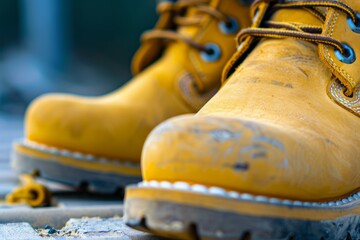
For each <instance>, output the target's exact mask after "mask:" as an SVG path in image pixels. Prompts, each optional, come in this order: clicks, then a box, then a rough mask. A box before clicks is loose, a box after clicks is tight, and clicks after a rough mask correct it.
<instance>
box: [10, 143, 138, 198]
mask: <svg viewBox="0 0 360 240" xmlns="http://www.w3.org/2000/svg"><path fill="white" fill-rule="evenodd" d="M11 165H12V167H13V168H14V169H15V170H16V171H17V172H19V173H34V172H36V173H38V174H39V176H40V177H41V178H44V179H48V180H51V181H55V182H59V183H62V184H66V185H68V186H72V187H75V188H81V189H84V188H86V190H88V191H91V192H98V193H114V192H116V191H117V190H119V189H122V188H124V187H125V186H126V185H128V184H132V183H137V182H140V181H141V170H140V164H136V163H131V162H129V163H125V162H121V161H119V160H109V159H105V158H97V157H94V156H92V155H85V154H82V153H75V152H71V151H68V150H62V149H61V150H60V149H57V148H53V147H50V146H45V145H41V144H37V143H32V142H28V141H24V142H17V143H15V144H14V151H13V154H12V158H11Z"/></svg>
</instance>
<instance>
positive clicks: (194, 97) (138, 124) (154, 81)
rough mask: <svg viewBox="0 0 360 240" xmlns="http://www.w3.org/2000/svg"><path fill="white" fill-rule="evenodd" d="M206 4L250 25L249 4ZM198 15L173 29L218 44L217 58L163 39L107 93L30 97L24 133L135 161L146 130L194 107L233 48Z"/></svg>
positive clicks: (211, 89)
mask: <svg viewBox="0 0 360 240" xmlns="http://www.w3.org/2000/svg"><path fill="white" fill-rule="evenodd" d="M209 4H211V5H212V6H213V7H214V8H216V9H218V10H219V11H221V12H223V13H224V14H225V15H227V16H232V17H234V18H236V19H237V20H238V21H239V24H240V26H249V25H250V18H249V13H248V7H247V6H243V5H241V4H239V3H238V1H236V0H226V1H219V0H212V1H210V3H209ZM189 14H190V13H189ZM202 17H203V18H204V21H202V24H201V25H200V26H188V27H182V28H181V29H179V30H178V31H179V32H181V34H184V35H186V36H187V37H189V38H191V39H193V40H196V41H198V42H199V43H202V44H205V43H208V42H211V43H216V44H218V45H219V46H220V48H221V51H222V54H221V57H220V59H219V60H218V61H216V62H206V61H203V60H202V58H201V57H200V52H199V50H197V49H194V48H192V47H190V46H189V45H187V44H186V43H184V42H180V41H179V42H171V43H168V44H167V45H166V50H164V52H163V53H162V56H161V57H160V58H157V59H158V60H156V59H155V60H156V62H154V63H153V64H151V65H150V66H148V67H147V68H146V69H144V70H143V71H141V72H140V73H138V74H137V75H136V76H135V78H134V79H132V80H131V81H130V82H129V83H128V84H127V85H126V86H124V87H123V88H121V89H119V90H117V91H115V92H113V93H111V94H109V95H106V96H102V97H94V98H87V97H79V96H73V95H63V94H56V95H54V94H51V95H46V96H42V97H40V98H39V99H37V100H35V101H34V102H33V103H32V104H31V106H30V107H29V109H28V112H27V115H26V138H27V139H29V140H31V141H35V142H39V143H42V144H45V145H50V146H54V147H58V148H65V149H69V150H73V151H79V152H83V153H88V154H93V155H97V156H104V157H108V158H114V159H118V160H126V161H139V159H140V153H141V149H142V145H143V142H144V141H145V138H146V136H147V135H148V133H149V132H150V131H151V129H153V128H154V127H155V126H156V125H157V124H159V123H160V122H162V121H163V120H165V119H167V118H170V117H172V116H176V115H179V114H184V113H192V112H195V111H197V110H199V109H200V108H201V107H202V106H203V105H204V104H205V103H206V101H207V100H208V99H209V98H210V97H211V96H212V95H213V94H214V93H215V92H216V90H217V89H218V87H219V85H220V76H221V70H222V68H223V67H224V65H225V64H226V62H227V60H228V59H229V58H230V57H231V55H232V54H233V53H234V52H235V46H236V45H235V41H234V37H235V34H224V33H222V32H221V31H220V30H219V22H218V21H216V20H215V19H214V18H212V17H209V16H207V15H206V16H205V15H204V16H202ZM141 51H145V50H144V49H142V50H141ZM148 54H151V53H148ZM143 64H144V63H143ZM145 65H146V64H145ZM138 68H139V69H140V70H141V69H142V68H144V66H143V67H138ZM139 69H138V70H139ZM140 70H139V71H140ZM195 83H196V84H195Z"/></svg>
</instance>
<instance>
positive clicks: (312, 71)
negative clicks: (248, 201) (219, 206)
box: [142, 1, 360, 201]
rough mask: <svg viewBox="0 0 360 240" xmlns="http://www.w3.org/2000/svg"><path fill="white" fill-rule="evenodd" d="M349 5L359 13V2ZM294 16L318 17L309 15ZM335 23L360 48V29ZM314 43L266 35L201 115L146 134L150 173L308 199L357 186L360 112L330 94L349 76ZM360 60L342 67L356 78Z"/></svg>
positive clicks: (146, 161) (163, 178)
mask: <svg viewBox="0 0 360 240" xmlns="http://www.w3.org/2000/svg"><path fill="white" fill-rule="evenodd" d="M347 3H348V4H350V5H351V6H353V7H354V9H355V10H357V11H360V5H359V3H358V2H357V1H347ZM292 11H293V10H292ZM300 11H302V10H300ZM288 16H289V18H290V19H291V20H292V21H299V22H303V20H305V21H310V22H311V21H312V20H311V19H310V18H307V17H306V16H307V14H306V12H304V14H301V12H298V13H294V12H293V14H291V15H288ZM328 16H329V18H330V17H332V16H333V13H331V14H330V15H328ZM277 17H279V18H280V15H279V14H278V15H277ZM282 17H283V18H284V19H286V18H285V17H284V16H282ZM339 19H340V20H339V22H335V26H339V30H338V33H339V34H340V32H341V38H340V39H346V41H347V42H348V44H349V45H351V46H352V47H353V48H354V49H355V50H356V51H359V50H360V42H359V41H358V40H356V39H357V38H358V37H359V36H360V35H355V34H354V33H353V32H352V31H351V30H349V29H348V26H347V24H345V23H344V21H342V20H343V19H342V17H341V18H340V17H339ZM314 21H317V20H314ZM311 23H313V22H311ZM341 24H342V25H341ZM340 26H341V27H340ZM340 29H342V30H341V31H340ZM334 37H340V35H336V36H335V32H334ZM318 49H319V48H318V46H316V45H315V44H312V43H308V42H304V41H301V40H294V39H280V40H274V39H264V40H262V41H261V42H260V43H259V44H257V46H256V48H255V49H254V50H252V52H251V54H250V55H249V56H248V57H247V58H246V59H245V61H244V62H243V63H242V64H241V65H239V66H237V68H236V70H235V72H234V73H233V74H232V76H231V77H230V78H229V79H227V81H226V83H225V85H224V86H223V87H222V88H221V89H220V91H219V92H218V93H217V94H216V95H215V96H214V97H213V98H212V99H211V100H210V101H209V102H208V103H207V104H206V105H205V106H204V107H203V108H202V109H201V110H200V111H199V113H198V114H196V115H195V116H191V115H190V116H182V117H177V118H174V119H171V120H169V121H167V122H165V123H163V124H161V125H160V126H159V127H157V128H156V129H155V130H154V131H153V132H152V134H150V136H149V138H148V140H147V142H146V144H145V147H144V150H143V161H142V165H143V176H144V179H145V180H148V181H149V180H158V181H185V182H189V183H200V184H204V185H207V186H219V187H223V188H225V189H228V190H235V191H238V192H248V193H253V194H259V195H266V196H276V197H280V198H287V199H297V200H304V201H306V200H308V201H325V200H330V199H331V200H332V199H339V198H341V197H342V196H346V195H348V194H350V193H352V192H354V191H356V190H358V189H359V186H360V175H359V174H358V172H359V170H360V162H359V159H360V150H359V143H360V141H359V137H360V130H359V129H360V121H359V117H358V113H356V111H358V108H354V107H353V108H352V109H349V107H348V106H346V105H344V104H343V103H342V102H341V101H339V99H336V98H335V97H334V96H336V95H333V94H331V93H330V92H329V89H331V86H332V85H333V84H334V83H336V82H337V83H338V84H340V83H339V82H342V81H343V80H344V79H342V80H336V81H335V79H336V78H337V77H338V74H336V73H335V72H334V69H332V68H331V67H329V66H328V64H326V62H325V61H324V59H323V55H322V50H323V47H322V46H320V54H319V51H318ZM359 61H360V60H359V59H357V61H356V62H355V63H354V64H352V65H347V66H343V69H344V70H345V69H346V70H347V71H348V72H349V74H350V72H351V73H352V74H353V76H354V79H356V78H358V77H359V75H358V74H357V73H356V71H358V69H359V68H358V67H357V65H358V64H359ZM354 83H355V84H357V83H356V81H355V82H354ZM340 86H342V85H341V84H340ZM355 89H357V88H355ZM357 91H358V90H357ZM341 97H342V98H345V99H347V100H348V101H350V102H352V103H353V105H352V106H354V105H355V104H356V103H357V102H358V101H359V98H358V95H355V96H354V97H353V99H350V98H347V97H346V96H345V95H344V94H342V95H341ZM357 106H358V105H357Z"/></svg>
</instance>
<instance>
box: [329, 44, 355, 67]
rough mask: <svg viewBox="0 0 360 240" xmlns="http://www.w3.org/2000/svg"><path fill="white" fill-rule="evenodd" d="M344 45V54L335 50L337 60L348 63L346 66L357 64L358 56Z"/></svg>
mask: <svg viewBox="0 0 360 240" xmlns="http://www.w3.org/2000/svg"><path fill="white" fill-rule="evenodd" d="M342 45H343V47H344V49H345V52H344V54H342V53H341V52H340V51H339V50H338V49H335V50H334V52H335V56H336V57H337V59H339V61H341V62H343V63H346V64H351V63H353V62H355V61H356V55H355V52H354V50H353V49H352V48H351V47H350V46H349V45H347V44H346V43H343V44H342Z"/></svg>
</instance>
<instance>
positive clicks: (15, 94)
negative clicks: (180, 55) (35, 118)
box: [0, 0, 157, 116]
mask: <svg viewBox="0 0 360 240" xmlns="http://www.w3.org/2000/svg"><path fill="white" fill-rule="evenodd" d="M155 9H156V0H131V1H128V0H106V1H104V0H1V1H0V116H1V115H7V116H8V115H13V116H14V115H17V116H22V115H23V113H24V111H25V109H26V106H27V105H28V103H29V102H30V101H31V100H32V99H34V98H35V97H36V96H38V95H40V94H42V93H47V92H67V93H76V94H82V95H87V96H89V95H90V96H96V95H101V94H104V93H107V92H109V91H112V90H114V89H116V88H118V87H119V86H121V85H122V84H124V83H125V82H126V81H127V80H129V79H130V78H131V72H130V63H131V58H132V55H133V54H134V52H135V51H136V49H137V48H138V46H139V44H140V35H141V33H142V32H143V31H144V30H147V29H151V28H152V27H153V26H154V24H155V21H156V18H157V16H156V11H155Z"/></svg>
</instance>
